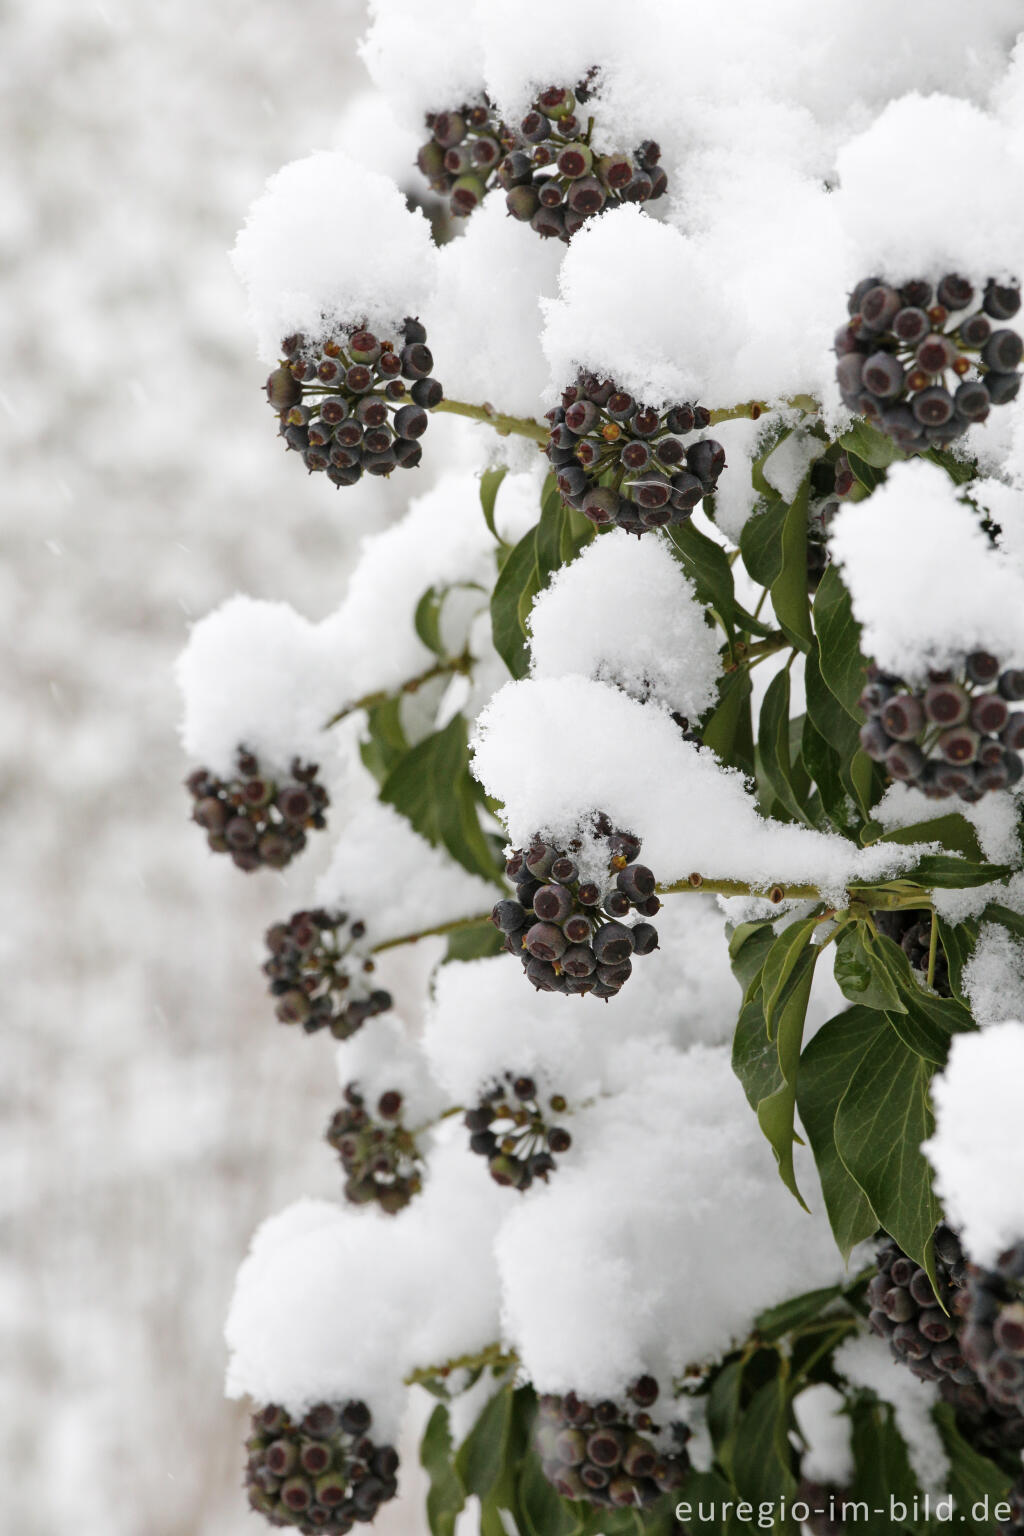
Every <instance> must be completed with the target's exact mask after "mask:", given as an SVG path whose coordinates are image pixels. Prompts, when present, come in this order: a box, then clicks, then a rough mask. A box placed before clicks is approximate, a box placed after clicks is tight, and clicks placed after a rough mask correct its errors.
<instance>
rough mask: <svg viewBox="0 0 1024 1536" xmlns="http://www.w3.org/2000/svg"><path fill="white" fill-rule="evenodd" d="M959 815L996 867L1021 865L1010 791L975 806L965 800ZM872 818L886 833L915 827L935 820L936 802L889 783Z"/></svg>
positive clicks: (996, 792)
mask: <svg viewBox="0 0 1024 1536" xmlns="http://www.w3.org/2000/svg"><path fill="white" fill-rule="evenodd" d="M957 813H958V814H959V815H960V816H963V818H964V820H965V821H969V822H970V824H971V826H972V827H973V828H974V830H975V832H976V833H977V834H978V842H979V843H980V845H981V851H982V853H983V854H984V855H985V857H986V858H987V859H991V861H992V863H993V864H1016V863H1018V862H1019V860H1020V856H1021V848H1020V834H1019V831H1018V827H1017V807H1016V803H1015V799H1014V796H1013V794H1012V793H1011V792H1010V791H1008V790H994V791H992V792H990V793H989V794H987V795H986V796H985V797H984V799H983V800H979V801H978V802H977V804H976V805H968V804H967V802H966V801H963V802H961V803H960V804H958V805H957ZM871 815H872V817H873V818H874V820H875V821H877V822H879V823H880V824H881V825H882V826H883V827H885V828H886V830H889V829H890V828H892V827H912V826H914V825H916V823H917V822H919V821H930V820H932V819H933V818H934V817H935V802H934V800H929V799H928V797H927V796H926V795H925V794H924V793H923V791H922V790H920V789H915V788H913V787H911V785H909V784H890V785H889V787H888V789H887V790H886V792H885V794H884V795H883V796H882V798H881V800H879V802H878V804H877V805H876V806H875V807H874V808H873V809H872V812H871Z"/></svg>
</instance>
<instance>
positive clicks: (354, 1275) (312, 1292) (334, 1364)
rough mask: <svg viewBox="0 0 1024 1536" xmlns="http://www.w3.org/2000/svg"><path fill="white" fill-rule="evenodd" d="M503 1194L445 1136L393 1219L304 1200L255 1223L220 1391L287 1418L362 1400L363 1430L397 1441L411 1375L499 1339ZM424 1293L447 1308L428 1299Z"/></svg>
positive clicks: (240, 1280)
mask: <svg viewBox="0 0 1024 1536" xmlns="http://www.w3.org/2000/svg"><path fill="white" fill-rule="evenodd" d="M502 1194H503V1192H502V1191H500V1190H499V1189H498V1187H497V1185H495V1184H494V1183H493V1182H492V1181H491V1179H490V1177H489V1176H488V1173H487V1169H486V1166H485V1165H484V1163H483V1160H482V1159H478V1158H473V1157H468V1156H467V1155H466V1153H465V1151H464V1149H463V1147H462V1146H461V1145H460V1144H459V1143H458V1142H455V1141H449V1143H448V1144H447V1145H441V1146H439V1147H438V1149H437V1150H436V1151H435V1153H434V1156H433V1159H432V1161H431V1165H430V1169H429V1173H428V1176H427V1179H426V1181H425V1186H424V1190H423V1193H422V1194H421V1195H419V1196H417V1198H416V1199H415V1200H414V1201H413V1202H412V1204H411V1205H410V1206H409V1207H408V1209H407V1210H405V1211H403V1212H402V1213H401V1215H400V1216H397V1217H393V1216H387V1215H385V1214H384V1213H383V1212H381V1211H378V1210H377V1209H376V1208H374V1209H369V1210H367V1209H359V1210H357V1209H353V1208H351V1207H340V1206H337V1205H333V1204H331V1203H329V1202H327V1201H324V1200H300V1201H298V1202H297V1203H296V1204H294V1205H292V1206H289V1208H288V1209H287V1210H285V1211H283V1212H281V1214H280V1215H278V1216H274V1217H272V1218H270V1220H268V1221H266V1222H264V1223H263V1225H262V1226H261V1227H260V1229H259V1231H258V1232H257V1233H256V1235H255V1237H254V1239H253V1242H252V1247H251V1248H250V1251H249V1256H248V1258H247V1259H246V1260H245V1262H244V1263H243V1264H242V1267H241V1269H240V1270H239V1272H238V1280H237V1283H236V1287H235V1294H234V1297H233V1299H232V1302H231V1307H230V1311H229V1313H228V1319H227V1324H226V1329H225V1332H226V1337H227V1341H228V1346H229V1349H230V1352H231V1353H230V1360H229V1364H228V1376H227V1389H228V1395H229V1396H230V1397H242V1396H245V1395H248V1396H249V1397H251V1398H253V1399H254V1401H255V1402H257V1403H267V1402H277V1403H280V1404H282V1406H284V1407H285V1408H287V1409H288V1411H289V1412H291V1413H298V1412H302V1411H303V1410H304V1409H306V1408H308V1407H309V1406H311V1405H312V1404H313V1403H314V1402H318V1401H321V1400H328V1401H338V1400H344V1399H346V1398H349V1397H359V1398H363V1399H364V1400H365V1401H366V1402H367V1403H368V1405H369V1407H370V1409H371V1412H372V1413H373V1420H374V1422H373V1429H372V1431H371V1433H373V1434H374V1437H375V1438H377V1439H393V1438H394V1437H395V1436H396V1435H397V1433H398V1427H399V1421H400V1418H401V1413H402V1409H403V1406H404V1397H405V1392H404V1388H403V1385H402V1383H403V1378H404V1377H405V1376H406V1375H408V1373H409V1372H410V1371H412V1370H414V1369H415V1368H416V1367H418V1366H427V1365H433V1364H438V1365H439V1364H442V1363H443V1362H444V1361H446V1360H449V1359H452V1358H454V1357H455V1356H457V1355H461V1354H465V1353H470V1352H473V1351H476V1350H480V1349H483V1348H484V1347H485V1346H486V1345H488V1344H490V1343H491V1342H493V1340H494V1339H495V1338H496V1337H497V1332H498V1318H497V1311H496V1306H495V1298H496V1284H495V1278H494V1260H493V1257H492V1243H493V1238H494V1230H495V1226H496V1222H497V1218H498V1216H499V1214H500V1213H501V1211H502V1210H503V1209H504V1208H505V1202H504V1200H503V1199H502ZM425 1295H429V1296H433V1297H444V1303H445V1304H444V1305H443V1306H437V1307H434V1306H430V1307H424V1306H423V1305H422V1304H421V1300H422V1297H423V1296H425Z"/></svg>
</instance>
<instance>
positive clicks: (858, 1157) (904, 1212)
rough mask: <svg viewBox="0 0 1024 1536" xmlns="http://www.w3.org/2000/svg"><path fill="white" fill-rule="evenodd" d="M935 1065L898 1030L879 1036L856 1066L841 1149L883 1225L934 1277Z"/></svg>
mask: <svg viewBox="0 0 1024 1536" xmlns="http://www.w3.org/2000/svg"><path fill="white" fill-rule="evenodd" d="M932 1070H933V1069H932V1067H931V1066H930V1065H929V1063H928V1062H926V1061H923V1060H922V1059H921V1057H920V1056H918V1055H917V1054H916V1052H914V1051H912V1050H911V1049H910V1047H909V1046H908V1045H906V1043H905V1042H904V1041H903V1040H902V1039H901V1038H900V1036H899V1035H898V1034H897V1033H896V1031H895V1030H894V1029H892V1028H886V1029H884V1030H882V1031H881V1032H880V1033H879V1034H877V1035H876V1036H875V1037H874V1038H873V1039H872V1040H871V1041H870V1042H869V1044H868V1046H867V1048H866V1050H865V1052H864V1054H863V1056H862V1057H861V1059H860V1061H859V1062H858V1064H857V1066H856V1067H855V1068H854V1070H853V1073H852V1075H851V1077H850V1080H849V1084H848V1086H847V1088H846V1091H845V1093H844V1094H843V1096H842V1098H841V1099H840V1101H839V1107H838V1109H837V1110H836V1117H835V1140H836V1148H837V1150H838V1153H839V1156H840V1158H841V1159H842V1162H843V1165H844V1167H845V1168H846V1170H847V1172H848V1173H849V1175H850V1177H851V1178H852V1179H854V1180H855V1181H856V1182H857V1184H858V1185H859V1186H860V1188H861V1190H862V1191H863V1192H864V1196H865V1198H866V1199H867V1201H868V1203H869V1204H870V1206H871V1208H872V1210H873V1211H874V1212H875V1215H876V1216H877V1217H878V1220H879V1221H880V1223H881V1224H882V1226H883V1227H884V1228H885V1230H886V1231H887V1232H888V1233H889V1234H890V1235H891V1236H892V1237H893V1238H895V1240H896V1242H897V1243H899V1245H900V1247H901V1248H902V1249H903V1251H904V1253H907V1254H909V1255H910V1257H911V1258H912V1259H914V1260H916V1262H917V1263H918V1264H921V1265H923V1266H924V1267H925V1268H926V1269H928V1270H929V1272H930V1271H931V1270H932V1269H933V1267H934V1265H933V1260H932V1257H931V1252H930V1239H931V1235H932V1233H933V1232H934V1230H935V1226H936V1223H937V1222H938V1220H939V1216H940V1209H939V1203H938V1201H937V1200H936V1198H935V1196H934V1194H933V1193H932V1182H931V1170H930V1168H929V1166H928V1163H927V1162H926V1161H925V1158H924V1155H923V1153H922V1152H921V1143H922V1142H923V1141H926V1140H927V1139H928V1137H929V1136H930V1135H931V1133H932V1128H933V1118H932V1111H931V1106H930V1104H929V1102H928V1085H929V1083H930V1081H931V1076H932Z"/></svg>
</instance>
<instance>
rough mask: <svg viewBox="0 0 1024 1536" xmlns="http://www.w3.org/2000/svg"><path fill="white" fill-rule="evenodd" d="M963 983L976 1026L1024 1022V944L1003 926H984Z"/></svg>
mask: <svg viewBox="0 0 1024 1536" xmlns="http://www.w3.org/2000/svg"><path fill="white" fill-rule="evenodd" d="M963 982H964V990H965V991H966V993H967V996H968V998H969V1000H970V1004H971V1012H972V1013H973V1014H974V1018H975V1022H976V1023H978V1024H982V1025H984V1024H996V1023H998V1022H1000V1021H1001V1020H1003V1019H1005V1018H1006V1017H1007V1015H1008V1014H1009V1015H1012V1016H1014V1017H1017V1018H1024V943H1022V942H1021V940H1020V939H1017V938H1014V937H1013V935H1012V934H1010V933H1008V932H1007V931H1006V929H1005V928H1004V927H1003V926H1002V924H1001V923H982V925H981V929H980V931H979V933H978V942H977V943H976V945H975V946H974V953H973V954H972V955H971V958H970V959H969V960H968V962H967V964H966V965H965V966H964V975H963Z"/></svg>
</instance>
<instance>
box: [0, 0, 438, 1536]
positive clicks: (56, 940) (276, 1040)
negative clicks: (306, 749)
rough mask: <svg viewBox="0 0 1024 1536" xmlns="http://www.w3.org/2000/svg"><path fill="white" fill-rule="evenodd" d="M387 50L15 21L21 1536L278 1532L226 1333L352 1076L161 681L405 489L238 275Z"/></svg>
mask: <svg viewBox="0 0 1024 1536" xmlns="http://www.w3.org/2000/svg"><path fill="white" fill-rule="evenodd" d="M363 23H364V16H363V5H362V3H360V0H305V3H304V4H303V5H302V6H301V7H294V6H287V5H281V4H271V3H269V0H175V3H174V4H173V5H140V4H139V3H138V0H102V3H101V0H0V79H2V92H0V117H2V139H3V143H4V145H5V153H4V155H3V157H2V160H0V290H2V302H0V334H2V355H3V364H2V375H0V453H2V462H3V511H2V518H3V560H2V563H0V605H2V611H3V615H4V633H5V634H6V636H7V641H8V645H9V654H8V659H7V664H6V666H5V667H4V668H3V682H2V684H0V686H2V687H3V689H4V699H3V707H2V710H0V795H2V800H0V818H2V847H3V873H4V876H5V878H4V880H3V893H4V894H3V901H4V908H3V919H2V922H0V946H2V965H3V977H4V1003H5V1008H4V1012H5V1014H6V1020H5V1035H6V1044H5V1047H4V1069H3V1076H2V1081H0V1099H2V1112H0V1158H2V1165H3V1175H2V1180H0V1202H2V1203H0V1392H2V1404H0V1529H2V1530H3V1531H4V1532H5V1533H7V1532H10V1533H11V1536H44V1533H45V1536H53V1533H54V1532H56V1531H58V1530H62V1531H63V1530H67V1531H71V1530H73V1531H74V1532H75V1536H140V1533H142V1532H145V1533H146V1536H206V1533H211V1536H212V1533H214V1532H216V1533H217V1536H235V1533H243V1532H249V1533H250V1536H252V1533H253V1532H254V1531H255V1530H257V1529H259V1528H261V1527H260V1524H259V1522H258V1521H257V1519H256V1517H254V1516H252V1515H250V1514H249V1513H248V1512H247V1509H246V1506H245V1501H244V1498H243V1496H242V1494H241V1490H240V1468H241V1459H242V1453H241V1441H242V1438H243V1435H244V1422H245V1410H244V1408H243V1407H242V1406H241V1405H238V1404H228V1403H226V1402H225V1401H224V1400H223V1397H222V1374H223V1368H224V1360H225V1356H224V1348H223V1343H222V1339H221V1328H222V1323H223V1317H224V1313H225V1310H226V1307H227V1302H228V1299H229V1296H230V1293H231V1287H232V1283H233V1279H234V1273H235V1270H236V1267H237V1265H238V1262H239V1260H240V1258H241V1257H242V1255H243V1253H244V1251H245V1248H246V1246H247V1243H248V1240H249V1237H250V1235H251V1233H252V1231H253V1229H254V1228H255V1226H256V1225H257V1224H258V1222H259V1221H260V1220H261V1219H262V1218H263V1217H264V1216H265V1215H267V1214H269V1213H270V1212H272V1211H274V1210H276V1209H278V1208H279V1207H280V1206H282V1205H283V1204H285V1203H286V1202H287V1201H289V1200H292V1199H295V1198H296V1197H298V1196H299V1195H301V1194H314V1195H315V1194H321V1195H325V1196H328V1197H334V1196H336V1195H337V1193H338V1180H337V1177H336V1175H335V1169H334V1164H333V1159H332V1155H331V1154H330V1153H329V1151H328V1150H327V1148H326V1147H325V1146H324V1145H323V1143H322V1141H321V1139H320V1138H321V1134H322V1130H323V1127H324V1126H325V1125H326V1122H327V1120H328V1119H329V1116H330V1112H331V1110H332V1109H333V1108H334V1106H335V1102H336V1098H337V1086H336V1080H335V1075H334V1066H333V1058H332V1052H331V1050H330V1046H329V1044H327V1043H326V1042H324V1041H322V1040H319V1039H318V1040H311V1041H308V1042H301V1043H300V1042H298V1041H296V1040H295V1039H294V1038H293V1037H292V1036H291V1035H290V1034H288V1033H287V1032H286V1031H284V1030H281V1029H278V1028H277V1027H276V1026H273V1024H272V1021H271V1019H270V1016H269V1014H268V1005H267V1001H266V996H265V993H264V990H263V987H262V986H261V977H260V974H259V961H260V955H261V948H262V945H261V938H262V933H263V930H264V928H265V927H266V925H267V923H268V922H269V921H271V920H272V919H273V918H276V917H278V916H280V915H282V914H286V913H287V912H288V911H290V910H291V906H289V904H288V896H287V892H286V891H284V890H282V885H283V883H284V882H283V881H282V878H281V877H280V876H274V875H270V874H264V875H258V876H253V877H243V876H240V875H239V874H238V872H237V871H235V870H234V869H232V868H230V867H227V868H225V867H222V865H225V864H226V863H227V861H226V860H218V859H217V858H215V857H213V856H211V855H209V854H208V853H207V851H206V849H205V846H204V839H203V837H202V835H201V834H200V833H199V832H198V829H196V828H193V827H190V826H189V824H188V821H187V816H188V807H187V799H186V795H185V792H184V790H183V788H182V785H181V780H182V778H183V775H184V772H185V768H186V764H185V761H184V759H183V757H182V755H181V752H180V748H179V744H178V741H177V735H176V727H177V716H178V701H177V696H176V691H175V687H174V683H173V677H172V667H173V662H174V658H175V656H176V654H177V652H178V651H179V649H180V648H181V646H182V644H183V641H184V639H185V635H186V633H187V628H188V625H189V622H190V620H192V619H193V618H197V617H199V616H201V615H202V614H204V613H205V612H207V611H208V610H209V609H210V608H211V607H213V606H215V605H216V604H217V603H219V602H221V601H222V600H223V599H224V598H226V597H228V596H230V595H231V594H232V593H233V592H235V591H236V590H243V591H247V592H250V593H252V594H254V595H257V596H261V597H277V598H283V599H286V600H288V601H290V602H291V603H293V604H294V605H295V606H296V607H298V608H299V609H301V610H302V611H303V612H305V613H306V614H307V615H309V616H310V617H312V618H318V617H320V616H322V615H323V614H324V613H325V612H327V611H328V610H329V609H330V608H331V607H333V606H334V605H335V604H336V603H337V601H338V599H339V596H340V593H341V591H342V589H343V586H344V581H345V574H346V570H347V568H348V566H349V564H350V561H351V555H352V552H353V550H354V548H355V544H356V541H357V539H358V538H359V537H360V536H361V535H362V534H363V533H365V532H367V531H372V530H373V529H374V528H376V527H380V526H383V524H384V522H386V520H387V519H388V518H389V516H391V515H393V512H394V510H395V509H396V508H397V506H398V504H399V499H400V498H401V497H402V495H403V488H402V487H397V486H396V487H382V486H381V485H380V482H374V483H373V484H372V485H370V486H368V487H366V488H365V490H364V488H363V487H362V486H360V487H357V488H356V489H355V490H354V491H348V492H346V493H345V495H344V498H341V497H340V496H339V493H338V492H337V491H336V490H335V489H334V487H332V486H331V485H330V484H328V483H327V481H326V479H325V477H323V476H316V477H312V478H308V479H307V478H306V477H305V476H303V475H302V473H301V470H300V467H299V466H297V465H296V463H295V461H294V460H292V461H290V462H289V461H286V459H285V455H284V453H283V451H282V446H281V444H280V443H278V442H276V441H275V439H274V429H275V428H274V422H273V419H272V417H271V416H270V413H269V411H268V409H267V406H266V403H265V400H264V399H263V396H262V393H261V389H260V385H261V381H262V376H263V372H264V371H265V370H261V369H260V366H259V364H258V363H257V362H256V360H255V354H254V351H253V348H252V345H251V342H250V336H249V332H248V330H247V327H246V324H245V320H244V313H243V309H244V306H243V301H242V297H241V294H240V291H239V289H238V288H237V286H236V283H235V280H234V277H233V274H232V272H231V269H230V267H229V265H228V261H227V256H226V252H227V250H228V249H229V247H230V246H231V244H232V242H233V239H234V234H235V231H236V229H237V227H238V225H239V224H240V223H241V221H242V219H243V217H244V215H245V211H246V209H247V207H248V205H249V203H250V201H251V200H252V198H253V197H254V196H255V195H256V194H257V193H258V192H259V191H260V189H261V188H262V185H263V182H264V181H265V179H266V177H267V176H268V175H269V174H270V173H271V172H273V171H274V170H276V169H277V168H278V166H279V165H281V164H282V163H283V162H285V161H287V160H289V159H292V158H294V157H296V156H299V155H304V154H306V153H308V152H309V151H310V150H312V149H314V148H319V147H324V146H326V145H329V144H331V142H332V141H333V140H334V137H335V132H336V128H337V123H338V120H339V118H340V116H341V115H342V113H343V112H344V110H345V108H346V104H347V103H348V102H349V101H350V99H351V97H352V96H353V94H354V93H357V92H359V91H361V90H363V89H364V88H365V86H366V81H365V77H364V74H363V70H362V66H361V65H360V63H359V61H358V59H357V57H356V55H355V50H354V43H355V39H356V38H357V36H358V35H359V32H360V31H361V29H362V26H363ZM415 488H416V489H422V488H424V483H423V481H422V480H418V483H417V485H416V487H415ZM407 492H408V487H406V488H404V493H405V494H407ZM342 499H343V500H344V505H342V504H341V502H342ZM294 904H295V903H294V902H293V903H292V905H294ZM300 1044H301V1045H303V1046H304V1047H305V1048H298V1049H297V1048H296V1047H297V1046H299V1045H300ZM410 1523H418V1520H417V1521H414V1522H410Z"/></svg>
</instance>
